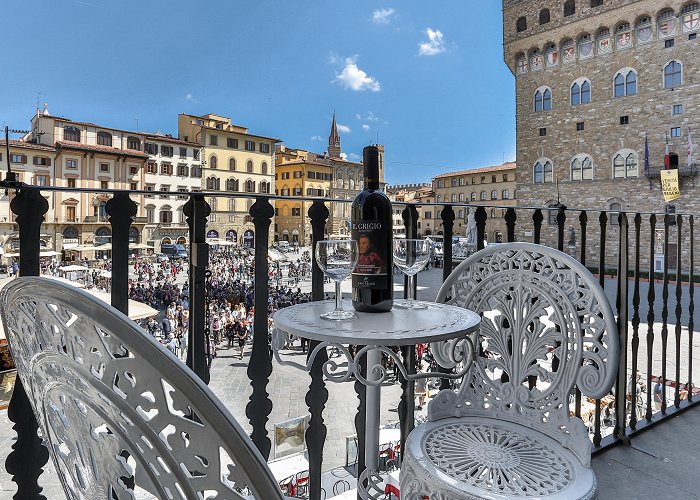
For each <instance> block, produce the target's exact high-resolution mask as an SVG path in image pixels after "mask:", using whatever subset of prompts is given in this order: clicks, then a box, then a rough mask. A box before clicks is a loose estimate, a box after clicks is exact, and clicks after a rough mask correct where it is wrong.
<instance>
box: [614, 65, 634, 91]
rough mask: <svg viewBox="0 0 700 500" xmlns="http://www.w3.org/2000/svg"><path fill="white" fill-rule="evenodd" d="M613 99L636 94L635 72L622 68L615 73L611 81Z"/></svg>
mask: <svg viewBox="0 0 700 500" xmlns="http://www.w3.org/2000/svg"><path fill="white" fill-rule="evenodd" d="M613 84H614V88H615V93H614V95H615V97H623V96H626V95H635V94H636V93H637V71H636V70H634V69H632V68H624V69H621V70H620V71H618V72H617V74H616V75H615V79H614V80H613Z"/></svg>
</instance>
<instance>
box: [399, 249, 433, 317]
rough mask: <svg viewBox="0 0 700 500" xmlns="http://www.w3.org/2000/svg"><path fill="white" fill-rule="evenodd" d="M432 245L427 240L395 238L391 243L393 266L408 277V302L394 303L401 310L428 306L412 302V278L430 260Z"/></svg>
mask: <svg viewBox="0 0 700 500" xmlns="http://www.w3.org/2000/svg"><path fill="white" fill-rule="evenodd" d="M431 248H432V245H431V243H430V241H429V240H416V239H408V238H396V239H394V243H393V254H394V264H396V266H397V267H398V268H399V269H401V271H402V272H403V273H404V274H405V275H406V276H408V300H405V301H396V302H394V305H395V306H396V307H400V308H402V309H425V308H427V307H428V306H426V305H425V304H421V303H418V302H415V301H414V297H413V282H414V276H415V275H416V274H418V271H420V270H421V269H423V268H424V267H425V265H426V264H427V263H428V259H429V258H430V251H431Z"/></svg>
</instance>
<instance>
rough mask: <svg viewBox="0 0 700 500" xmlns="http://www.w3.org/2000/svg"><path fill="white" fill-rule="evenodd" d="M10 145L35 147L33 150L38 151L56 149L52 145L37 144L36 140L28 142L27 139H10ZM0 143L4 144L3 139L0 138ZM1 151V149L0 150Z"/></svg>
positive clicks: (25, 147)
mask: <svg viewBox="0 0 700 500" xmlns="http://www.w3.org/2000/svg"><path fill="white" fill-rule="evenodd" d="M9 142H10V146H12V147H16V148H23V149H35V150H40V151H56V148H55V147H54V146H49V145H47V144H37V143H36V142H28V141H16V140H13V139H10V141H9ZM0 145H2V146H4V145H5V139H2V140H0ZM0 153H2V151H0Z"/></svg>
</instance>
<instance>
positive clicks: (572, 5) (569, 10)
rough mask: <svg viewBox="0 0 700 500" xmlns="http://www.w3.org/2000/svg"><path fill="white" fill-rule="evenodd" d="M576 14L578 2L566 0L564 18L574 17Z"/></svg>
mask: <svg viewBox="0 0 700 500" xmlns="http://www.w3.org/2000/svg"><path fill="white" fill-rule="evenodd" d="M574 14H576V2H575V1H574V0H566V2H564V17H569V16H573V15H574Z"/></svg>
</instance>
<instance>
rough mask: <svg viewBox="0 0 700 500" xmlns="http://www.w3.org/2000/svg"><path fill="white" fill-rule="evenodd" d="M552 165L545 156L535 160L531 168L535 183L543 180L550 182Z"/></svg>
mask: <svg viewBox="0 0 700 500" xmlns="http://www.w3.org/2000/svg"><path fill="white" fill-rule="evenodd" d="M552 171H553V166H552V161H551V160H549V159H547V158H541V159H539V160H537V162H536V163H535V165H534V167H533V168H532V177H533V181H534V182H535V183H536V184H541V183H543V182H552V180H553V174H552Z"/></svg>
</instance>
